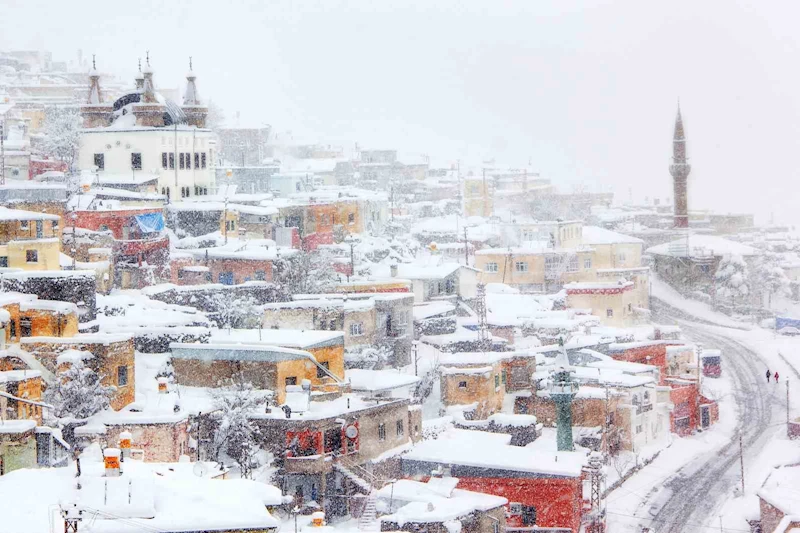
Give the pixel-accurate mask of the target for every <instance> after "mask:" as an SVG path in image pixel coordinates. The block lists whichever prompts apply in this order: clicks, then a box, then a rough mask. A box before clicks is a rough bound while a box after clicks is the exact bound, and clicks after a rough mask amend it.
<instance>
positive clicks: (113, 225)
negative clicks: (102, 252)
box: [66, 200, 162, 239]
mask: <svg viewBox="0 0 800 533" xmlns="http://www.w3.org/2000/svg"><path fill="white" fill-rule="evenodd" d="M95 201H100V200H95ZM161 212H162V210H161V209H160V208H158V207H148V208H145V207H141V208H133V209H124V210H123V209H116V210H114V211H76V212H75V214H76V215H78V218H77V219H75V225H76V226H77V227H79V228H83V229H88V230H92V231H98V230H99V229H100V226H103V225H105V226H107V227H108V229H109V230H111V233H113V235H114V238H115V239H122V227H123V226H125V225H127V224H130V223H131V219H133V217H135V216H136V215H144V214H148V213H161ZM66 224H67V225H70V224H71V219H69V218H68V219H67V221H66Z"/></svg>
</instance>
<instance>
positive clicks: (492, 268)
mask: <svg viewBox="0 0 800 533" xmlns="http://www.w3.org/2000/svg"><path fill="white" fill-rule="evenodd" d="M485 270H486V272H497V263H486V268H485Z"/></svg>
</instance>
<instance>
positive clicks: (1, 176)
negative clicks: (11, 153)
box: [0, 119, 6, 185]
mask: <svg viewBox="0 0 800 533" xmlns="http://www.w3.org/2000/svg"><path fill="white" fill-rule="evenodd" d="M5 129H6V121H5V119H3V120H0V185H5V184H6V146H5V144H4V141H3V136H4V135H5Z"/></svg>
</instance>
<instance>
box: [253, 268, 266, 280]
mask: <svg viewBox="0 0 800 533" xmlns="http://www.w3.org/2000/svg"><path fill="white" fill-rule="evenodd" d="M255 279H256V280H257V281H264V280H266V279H267V273H266V272H265V271H264V270H256V273H255Z"/></svg>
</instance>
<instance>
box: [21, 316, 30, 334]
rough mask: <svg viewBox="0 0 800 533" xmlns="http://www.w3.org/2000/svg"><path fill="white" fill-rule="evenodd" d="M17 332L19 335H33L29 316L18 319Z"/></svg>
mask: <svg viewBox="0 0 800 533" xmlns="http://www.w3.org/2000/svg"><path fill="white" fill-rule="evenodd" d="M19 334H20V337H30V336H31V335H33V327H32V326H31V319H30V318H20V319H19Z"/></svg>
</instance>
